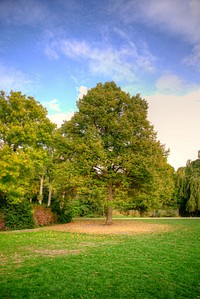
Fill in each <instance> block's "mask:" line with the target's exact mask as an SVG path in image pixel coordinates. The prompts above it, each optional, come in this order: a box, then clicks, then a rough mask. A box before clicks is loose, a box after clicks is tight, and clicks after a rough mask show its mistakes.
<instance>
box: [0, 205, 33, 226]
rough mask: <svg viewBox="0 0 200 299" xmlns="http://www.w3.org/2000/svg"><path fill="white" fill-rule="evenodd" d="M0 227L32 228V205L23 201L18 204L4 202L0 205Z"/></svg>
mask: <svg viewBox="0 0 200 299" xmlns="http://www.w3.org/2000/svg"><path fill="white" fill-rule="evenodd" d="M0 212H1V213H0V214H1V218H0V219H1V220H0V223H1V224H0V229H25V228H33V227H34V221H33V215H32V206H31V205H30V203H29V202H26V201H23V202H21V203H18V204H8V203H7V204H5V205H4V206H3V207H1V211H0Z"/></svg>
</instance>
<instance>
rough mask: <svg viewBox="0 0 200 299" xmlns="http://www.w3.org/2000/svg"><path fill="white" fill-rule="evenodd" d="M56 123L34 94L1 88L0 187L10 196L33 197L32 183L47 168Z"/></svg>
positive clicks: (0, 189) (7, 196) (9, 197)
mask: <svg viewBox="0 0 200 299" xmlns="http://www.w3.org/2000/svg"><path fill="white" fill-rule="evenodd" d="M55 127H56V125H55V124H53V123H51V122H50V120H49V119H48V117H47V110H46V109H45V108H43V106H42V105H41V104H39V103H38V102H37V101H36V100H35V99H34V98H33V97H26V96H25V95H22V94H21V92H13V91H11V92H10V94H9V95H6V94H5V93H4V92H3V91H1V92H0V155H1V162H0V191H1V192H2V193H3V194H5V196H6V198H7V199H9V200H11V198H12V199H13V200H16V201H18V200H22V199H24V198H27V197H29V198H30V199H31V198H32V195H33V192H32V191H33V190H34V187H32V185H31V183H33V182H34V186H35V177H36V174H39V176H40V178H41V177H42V176H43V175H44V171H46V168H45V166H46V164H47V163H46V160H47V156H48V157H49V153H48V152H49V148H50V147H51V144H52V134H53V132H54V129H55ZM45 159H46V160H45ZM48 160H49V159H48ZM38 165H40V167H38ZM38 193H39V189H38Z"/></svg>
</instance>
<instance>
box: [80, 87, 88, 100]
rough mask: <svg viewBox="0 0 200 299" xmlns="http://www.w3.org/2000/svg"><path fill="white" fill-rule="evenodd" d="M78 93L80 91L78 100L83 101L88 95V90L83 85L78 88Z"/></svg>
mask: <svg viewBox="0 0 200 299" xmlns="http://www.w3.org/2000/svg"><path fill="white" fill-rule="evenodd" d="M78 91H79V95H78V99H82V98H83V96H84V95H86V94H87V92H88V89H87V87H86V86H83V85H82V86H80V87H79V88H78Z"/></svg>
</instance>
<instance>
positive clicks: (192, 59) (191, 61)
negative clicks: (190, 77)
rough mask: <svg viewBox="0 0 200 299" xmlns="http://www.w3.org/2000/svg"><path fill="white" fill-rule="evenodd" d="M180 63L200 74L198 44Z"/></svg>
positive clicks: (199, 45)
mask: <svg viewBox="0 0 200 299" xmlns="http://www.w3.org/2000/svg"><path fill="white" fill-rule="evenodd" d="M182 62H183V63H184V64H185V65H187V66H192V67H194V68H195V69H196V70H197V71H199V72H200V44H198V45H196V46H195V47H194V48H193V52H192V54H191V55H189V56H187V57H185V58H184V59H183V61H182Z"/></svg>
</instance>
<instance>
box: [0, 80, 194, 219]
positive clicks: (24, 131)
mask: <svg viewBox="0 0 200 299" xmlns="http://www.w3.org/2000/svg"><path fill="white" fill-rule="evenodd" d="M147 112H148V104H147V102H146V101H145V100H144V99H142V98H141V96H140V95H139V94H137V95H136V96H130V94H129V93H126V92H124V91H122V90H121V88H120V87H118V86H117V85H116V84H115V83H114V82H106V83H105V84H102V83H99V84H97V85H96V87H94V88H91V89H90V90H89V91H88V93H87V95H85V96H84V97H83V98H82V99H79V100H78V101H77V112H75V113H74V116H73V117H72V118H71V120H69V121H65V122H63V124H62V126H61V128H57V127H56V125H55V124H53V123H52V122H51V121H50V120H49V119H48V117H47V110H46V109H45V108H44V107H43V106H42V105H41V104H40V103H39V102H37V101H36V100H35V99H34V98H33V97H29V96H28V97H27V96H26V95H23V94H22V93H21V92H14V91H11V92H10V94H8V95H7V94H6V93H5V92H3V91H2V92H1V93H0V208H1V207H3V206H5V205H11V206H13V205H19V204H20V203H24V202H29V203H31V204H33V205H42V204H45V205H46V206H48V207H55V206H56V207H57V208H56V210H57V211H58V210H60V211H64V213H67V212H66V211H68V212H69V211H71V212H72V214H73V215H86V214H87V215H88V214H90V215H94V214H95V215H97V214H99V215H102V214H105V215H106V224H111V223H112V210H113V208H114V209H117V210H120V211H122V212H126V211H129V210H138V211H139V212H140V213H141V214H143V213H145V212H146V211H148V210H152V209H160V208H163V207H177V205H178V204H180V206H181V209H184V208H183V204H182V202H183V201H184V200H186V199H185V198H186V197H187V196H188V195H186V193H184V200H183V197H182V196H183V194H182V193H181V191H180V188H182V189H183V187H182V185H181V184H182V183H180V181H181V179H180V172H181V170H180V171H178V179H177V174H176V173H175V172H174V169H173V167H172V166H171V165H169V164H168V163H167V156H168V151H167V150H166V149H165V147H164V145H162V144H161V143H160V141H159V140H157V136H156V132H155V131H154V128H153V126H152V125H151V124H150V122H149V121H148V119H147ZM184 190H185V189H184ZM196 192H197V191H196ZM192 196H194V195H192ZM190 202H192V200H191V199H190ZM197 208H198V209H199V206H198V207H197ZM185 209H186V208H185ZM195 209H196V207H195Z"/></svg>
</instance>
